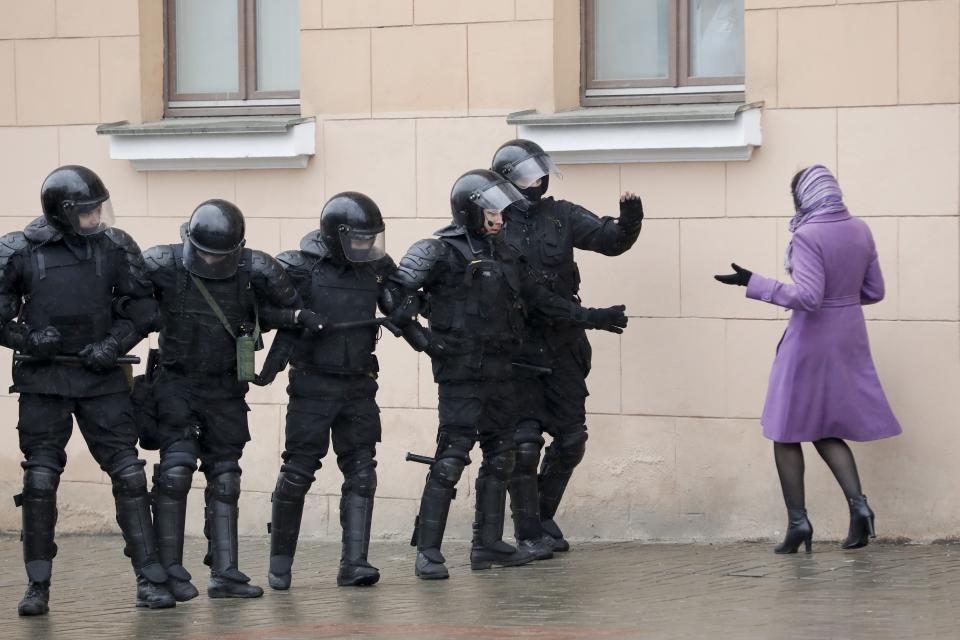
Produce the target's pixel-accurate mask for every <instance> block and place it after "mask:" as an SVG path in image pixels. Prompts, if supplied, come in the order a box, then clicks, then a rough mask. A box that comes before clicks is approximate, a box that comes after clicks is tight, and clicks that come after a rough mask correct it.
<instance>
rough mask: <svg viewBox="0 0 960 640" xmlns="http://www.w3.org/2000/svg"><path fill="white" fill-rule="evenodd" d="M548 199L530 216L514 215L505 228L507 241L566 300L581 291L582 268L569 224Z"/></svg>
mask: <svg viewBox="0 0 960 640" xmlns="http://www.w3.org/2000/svg"><path fill="white" fill-rule="evenodd" d="M555 207H556V203H555V202H554V201H553V200H545V201H543V202H541V203H540V205H538V206H537V209H536V210H535V211H531V212H530V213H529V214H528V215H526V216H524V215H515V216H513V217H511V218H510V220H509V221H508V223H507V225H506V226H505V227H504V233H505V234H506V241H507V244H509V245H510V246H511V247H513V248H514V249H515V250H516V251H518V252H520V253H521V254H523V257H524V258H525V259H526V261H527V263H528V264H529V265H530V267H531V268H532V271H533V275H534V277H535V278H536V279H537V281H538V282H539V283H540V284H542V285H544V286H546V287H547V288H549V289H550V290H551V291H552V292H554V293H556V294H557V295H559V296H560V297H562V298H564V299H565V300H573V299H575V297H576V296H577V294H578V293H579V292H580V270H579V269H578V268H577V263H576V261H575V260H574V257H573V248H574V247H573V237H572V236H571V234H570V229H569V226H568V225H566V224H565V222H564V220H563V219H562V218H561V217H560V216H559V215H557V213H556V211H555Z"/></svg>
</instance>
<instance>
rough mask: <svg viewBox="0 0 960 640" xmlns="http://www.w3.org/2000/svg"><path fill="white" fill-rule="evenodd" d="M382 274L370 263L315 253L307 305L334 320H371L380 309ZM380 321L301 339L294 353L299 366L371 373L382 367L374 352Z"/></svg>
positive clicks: (342, 371)
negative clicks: (341, 261)
mask: <svg viewBox="0 0 960 640" xmlns="http://www.w3.org/2000/svg"><path fill="white" fill-rule="evenodd" d="M379 297H380V280H379V278H378V277H377V275H376V273H374V271H373V269H371V268H370V267H369V265H360V266H356V267H348V268H341V267H340V266H338V265H337V264H335V263H333V262H331V261H330V260H321V259H314V261H313V267H312V268H311V270H310V292H309V297H308V299H307V300H305V301H304V304H305V305H306V307H307V308H308V309H310V310H312V311H315V312H317V313H319V314H320V315H321V316H322V317H323V318H324V319H326V321H327V322H328V323H330V324H336V323H338V322H354V321H357V320H372V319H373V318H374V317H375V316H376V313H377V300H378V299H379ZM377 332H378V327H375V326H374V327H361V328H357V329H337V330H333V331H322V332H320V333H319V334H312V335H309V336H306V337H304V338H302V339H300V340H299V341H298V342H297V348H296V351H295V352H294V355H293V357H292V358H291V363H292V364H293V366H294V367H298V368H303V369H308V370H309V369H316V370H320V371H323V372H326V373H346V374H366V373H373V372H376V371H377V370H378V366H377V358H376V356H375V355H374V354H373V352H374V350H375V349H376V346H377Z"/></svg>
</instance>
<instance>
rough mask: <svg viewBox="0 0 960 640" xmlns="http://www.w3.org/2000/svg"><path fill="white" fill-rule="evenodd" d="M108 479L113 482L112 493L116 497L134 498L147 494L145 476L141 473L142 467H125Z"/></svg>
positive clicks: (137, 465)
mask: <svg viewBox="0 0 960 640" xmlns="http://www.w3.org/2000/svg"><path fill="white" fill-rule="evenodd" d="M110 479H111V480H112V481H113V491H114V493H115V494H116V495H118V496H126V497H129V498H135V497H137V496H140V495H145V494H146V493H147V474H146V473H144V471H143V465H139V464H133V465H127V466H126V467H124V468H123V469H121V470H120V471H118V472H116V473H115V474H113V475H112V476H110Z"/></svg>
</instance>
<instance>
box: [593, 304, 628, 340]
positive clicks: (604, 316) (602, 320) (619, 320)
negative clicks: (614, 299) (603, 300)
mask: <svg viewBox="0 0 960 640" xmlns="http://www.w3.org/2000/svg"><path fill="white" fill-rule="evenodd" d="M626 310H627V308H626V307H625V306H623V305H622V304H618V305H616V306H613V307H606V308H605V309H586V310H585V311H586V319H587V322H588V323H589V324H590V326H591V327H592V328H594V329H600V330H602V331H609V332H611V333H623V330H624V328H626V326H627V316H626V314H624V313H623V312H624V311H626Z"/></svg>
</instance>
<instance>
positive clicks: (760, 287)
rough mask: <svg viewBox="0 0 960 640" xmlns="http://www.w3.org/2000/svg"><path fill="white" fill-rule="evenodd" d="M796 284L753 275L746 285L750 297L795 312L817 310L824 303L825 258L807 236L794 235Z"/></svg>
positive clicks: (794, 278)
mask: <svg viewBox="0 0 960 640" xmlns="http://www.w3.org/2000/svg"><path fill="white" fill-rule="evenodd" d="M791 276H792V278H793V281H794V284H787V283H784V282H779V281H777V280H774V279H773V278H765V277H764V276H761V275H759V274H756V273H754V274H753V275H751V277H750V282H749V284H748V285H747V297H748V298H752V299H754V300H762V301H764V302H769V303H770V304H775V305H778V306H781V307H785V308H787V309H794V310H796V311H816V310H817V309H819V308H820V305H822V304H823V296H824V281H825V276H824V272H823V258H822V257H821V255H820V250H819V249H818V247H817V246H816V245H815V244H814V243H813V242H812V241H811V240H810V239H808V238H807V237H806V236H805V235H802V234H800V233H796V234H794V236H793V273H792V274H791Z"/></svg>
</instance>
